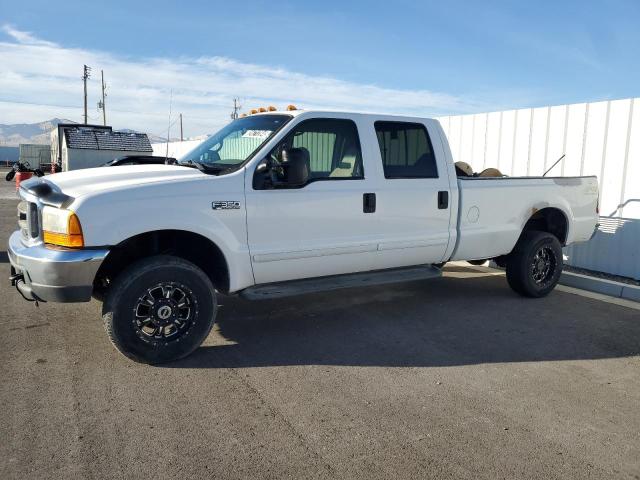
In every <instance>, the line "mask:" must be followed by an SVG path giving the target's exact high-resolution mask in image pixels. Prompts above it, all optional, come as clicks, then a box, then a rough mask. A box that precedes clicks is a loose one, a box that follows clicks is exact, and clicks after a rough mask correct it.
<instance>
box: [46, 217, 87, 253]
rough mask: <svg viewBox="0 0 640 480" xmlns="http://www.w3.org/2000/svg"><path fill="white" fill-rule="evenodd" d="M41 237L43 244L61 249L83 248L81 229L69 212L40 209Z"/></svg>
mask: <svg viewBox="0 0 640 480" xmlns="http://www.w3.org/2000/svg"><path fill="white" fill-rule="evenodd" d="M42 237H43V240H44V243H50V244H52V245H60V246H62V247H83V246H84V238H83V237H82V227H81V226H80V220H78V216H77V215H76V214H75V213H74V212H72V211H71V210H63V209H61V208H54V207H44V208H43V209H42Z"/></svg>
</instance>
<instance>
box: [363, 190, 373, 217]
mask: <svg viewBox="0 0 640 480" xmlns="http://www.w3.org/2000/svg"><path fill="white" fill-rule="evenodd" d="M362 211H363V212H364V213H373V212H375V211H376V194H375V193H363V194H362Z"/></svg>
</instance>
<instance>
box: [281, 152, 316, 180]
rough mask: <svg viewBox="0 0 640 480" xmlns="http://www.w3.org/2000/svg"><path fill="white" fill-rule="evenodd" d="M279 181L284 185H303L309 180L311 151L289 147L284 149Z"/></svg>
mask: <svg viewBox="0 0 640 480" xmlns="http://www.w3.org/2000/svg"><path fill="white" fill-rule="evenodd" d="M277 173H278V177H279V178H278V179H277V180H278V182H277V183H276V185H277V184H278V183H279V184H281V185H282V186H287V187H302V186H303V185H306V183H307V182H308V181H309V151H308V150H307V149H306V148H289V149H285V150H283V151H282V161H281V162H280V171H279V172H277Z"/></svg>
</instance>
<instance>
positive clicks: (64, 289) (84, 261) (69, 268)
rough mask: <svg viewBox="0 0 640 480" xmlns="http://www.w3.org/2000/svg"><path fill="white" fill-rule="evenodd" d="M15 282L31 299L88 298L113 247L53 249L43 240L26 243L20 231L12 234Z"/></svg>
mask: <svg viewBox="0 0 640 480" xmlns="http://www.w3.org/2000/svg"><path fill="white" fill-rule="evenodd" d="M7 253H8V255H9V261H10V262H11V277H12V280H11V281H12V283H13V284H14V285H15V286H16V288H17V289H18V290H19V291H20V293H21V294H22V295H23V296H24V297H25V298H26V299H28V300H39V301H43V302H88V301H89V300H91V293H92V292H93V280H94V278H95V276H96V272H97V271H98V268H100V265H102V262H103V261H104V259H105V257H106V256H107V255H108V254H109V250H105V249H99V250H98V249H96V250H91V249H81V250H62V249H60V250H53V249H50V248H47V247H45V246H44V245H43V244H42V243H40V244H37V245H33V246H28V245H24V244H23V243H22V238H21V235H20V232H14V233H13V234H12V235H11V237H10V238H9V247H8V249H7Z"/></svg>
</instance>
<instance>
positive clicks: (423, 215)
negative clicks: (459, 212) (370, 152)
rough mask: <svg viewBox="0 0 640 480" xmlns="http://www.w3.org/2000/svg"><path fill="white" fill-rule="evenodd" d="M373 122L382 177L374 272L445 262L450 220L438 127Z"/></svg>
mask: <svg viewBox="0 0 640 480" xmlns="http://www.w3.org/2000/svg"><path fill="white" fill-rule="evenodd" d="M372 123H373V125H371V127H370V128H372V129H373V130H374V131H375V135H376V140H377V146H378V152H379V157H378V159H377V161H378V162H379V164H380V165H381V167H382V169H381V170H382V171H381V173H382V177H383V178H382V179H381V182H380V186H379V188H378V190H377V192H376V194H377V197H378V198H377V213H376V214H377V216H378V221H379V224H380V226H381V230H380V236H381V238H380V243H379V245H378V248H379V250H380V252H379V253H380V258H379V265H378V266H379V268H387V267H398V266H405V265H418V264H423V263H438V262H441V261H444V260H445V254H446V252H447V245H448V243H449V239H450V222H451V221H452V220H455V219H452V218H451V211H452V209H451V200H452V199H451V198H450V191H449V173H448V169H447V165H446V158H445V155H444V152H443V151H441V149H442V147H441V144H440V141H439V133H438V131H437V125H435V124H434V125H432V126H431V129H430V128H429V127H430V125H429V123H428V122H425V123H422V122H403V121H395V120H393V121H391V120H377V121H374V122H372ZM434 145H435V146H436V148H437V149H438V150H434Z"/></svg>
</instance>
